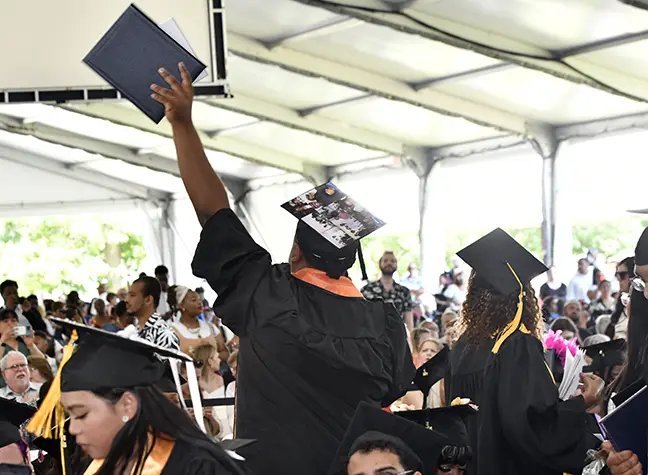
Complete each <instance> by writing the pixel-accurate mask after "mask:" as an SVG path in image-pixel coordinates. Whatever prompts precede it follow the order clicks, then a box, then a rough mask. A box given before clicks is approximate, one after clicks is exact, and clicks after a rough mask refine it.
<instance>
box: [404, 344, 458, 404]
mask: <svg viewBox="0 0 648 475" xmlns="http://www.w3.org/2000/svg"><path fill="white" fill-rule="evenodd" d="M449 357H450V349H449V348H448V347H447V346H445V345H444V347H443V349H442V350H441V351H439V352H438V353H437V354H436V355H434V357H432V359H430V360H429V361H428V362H427V363H425V364H423V365H421V366H420V367H419V369H417V370H416V375H415V376H414V381H413V383H414V386H416V387H417V388H418V389H419V390H421V392H423V407H425V405H426V401H427V397H428V394H429V393H430V389H431V388H432V386H434V385H435V384H436V383H437V382H438V381H440V380H442V379H443V378H444V377H445V375H446V373H447V372H448V364H449Z"/></svg>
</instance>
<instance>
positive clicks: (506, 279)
mask: <svg viewBox="0 0 648 475" xmlns="http://www.w3.org/2000/svg"><path fill="white" fill-rule="evenodd" d="M457 255H458V256H459V257H460V258H461V259H463V260H464V261H465V262H466V263H467V264H468V265H469V266H471V267H472V268H473V270H474V272H475V279H478V280H479V283H480V284H481V285H484V286H485V287H487V288H489V289H491V290H494V291H495V292H497V293H498V294H500V295H510V294H512V293H514V292H520V290H521V289H520V284H522V285H526V284H528V283H529V282H531V280H532V279H534V278H535V277H537V276H539V275H541V274H543V273H545V272H547V270H548V269H547V266H545V265H544V264H543V263H542V262H540V261H539V260H538V259H536V258H535V257H534V256H533V254H531V253H530V252H529V251H527V250H526V249H525V248H524V247H522V246H521V245H520V244H519V243H518V242H517V241H516V240H515V239H513V238H512V237H511V236H510V235H509V234H507V233H506V231H504V230H502V229H500V228H497V229H495V230H494V231H492V232H490V233H488V234H487V235H486V236H484V237H482V238H480V239H478V240H477V241H475V242H474V243H472V244H470V245H469V246H468V247H466V248H464V249H462V250H461V251H459V252H457Z"/></svg>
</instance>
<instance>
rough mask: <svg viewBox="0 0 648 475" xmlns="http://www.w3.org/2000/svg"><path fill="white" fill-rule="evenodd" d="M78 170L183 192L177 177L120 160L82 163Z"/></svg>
mask: <svg viewBox="0 0 648 475" xmlns="http://www.w3.org/2000/svg"><path fill="white" fill-rule="evenodd" d="M80 168H83V169H86V170H94V171H98V172H100V173H103V174H105V175H114V176H117V177H119V178H122V179H123V180H125V181H129V182H132V183H136V184H138V185H142V186H146V187H147V188H154V189H157V190H161V191H166V192H168V193H182V192H183V191H184V185H183V184H182V180H181V179H180V178H179V177H176V176H173V175H170V174H168V173H163V172H158V171H155V170H151V169H149V168H146V167H140V166H137V165H131V164H129V163H126V162H123V161H121V160H111V159H104V160H91V161H89V162H87V163H82V164H81V165H80Z"/></svg>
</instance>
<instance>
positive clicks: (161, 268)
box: [154, 265, 169, 275]
mask: <svg viewBox="0 0 648 475" xmlns="http://www.w3.org/2000/svg"><path fill="white" fill-rule="evenodd" d="M154 273H155V275H167V274H168V273H169V269H168V268H167V266H163V265H162V266H157V267H156V268H155V272H154Z"/></svg>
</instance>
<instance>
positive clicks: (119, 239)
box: [0, 217, 145, 295]
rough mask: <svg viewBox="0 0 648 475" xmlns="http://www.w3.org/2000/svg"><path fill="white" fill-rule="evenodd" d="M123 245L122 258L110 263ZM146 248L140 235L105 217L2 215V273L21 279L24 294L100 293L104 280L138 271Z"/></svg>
mask: <svg viewBox="0 0 648 475" xmlns="http://www.w3.org/2000/svg"><path fill="white" fill-rule="evenodd" d="M115 245H117V246H118V248H119V251H120V253H121V262H120V263H117V265H116V266H115V264H114V262H112V263H110V264H112V266H111V265H110V264H109V263H108V262H107V258H106V254H107V253H106V249H107V248H108V247H109V246H115ZM144 257H145V249H144V243H143V238H142V236H140V235H137V234H134V233H131V232H128V231H126V230H124V229H121V228H120V227H119V226H117V225H115V224H112V223H105V222H102V220H101V218H100V217H94V218H88V217H84V218H80V219H62V218H46V219H41V218H38V219H18V220H0V277H2V278H3V279H4V278H11V279H13V280H16V281H18V283H19V284H20V292H21V294H23V295H27V294H28V293H36V292H39V291H42V292H46V293H51V294H55V295H56V294H59V293H60V294H64V293H68V292H69V291H71V290H78V291H80V292H82V293H84V292H94V289H96V286H97V282H98V281H99V280H108V278H109V277H112V279H111V280H112V281H113V282H114V280H115V279H114V276H115V274H118V275H119V276H120V279H119V280H123V279H124V278H127V277H128V276H129V275H132V274H135V273H136V272H137V271H138V270H139V267H140V265H141V263H142V262H143V260H144Z"/></svg>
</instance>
